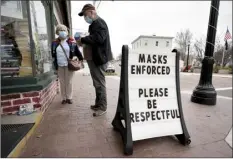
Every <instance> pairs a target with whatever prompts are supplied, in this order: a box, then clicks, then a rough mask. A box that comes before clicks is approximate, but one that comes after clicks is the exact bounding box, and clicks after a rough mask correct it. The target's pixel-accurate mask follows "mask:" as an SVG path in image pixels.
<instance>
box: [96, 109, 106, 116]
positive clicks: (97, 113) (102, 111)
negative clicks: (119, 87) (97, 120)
mask: <svg viewBox="0 0 233 159" xmlns="http://www.w3.org/2000/svg"><path fill="white" fill-rule="evenodd" d="M105 113H107V110H101V109H99V110H97V111H96V112H94V113H93V116H94V117H98V116H102V115H104V114H105Z"/></svg>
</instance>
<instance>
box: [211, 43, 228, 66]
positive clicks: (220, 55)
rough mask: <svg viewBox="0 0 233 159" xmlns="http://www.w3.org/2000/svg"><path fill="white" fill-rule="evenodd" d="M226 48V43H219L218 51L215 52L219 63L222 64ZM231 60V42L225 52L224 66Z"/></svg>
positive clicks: (216, 60) (216, 61)
mask: <svg viewBox="0 0 233 159" xmlns="http://www.w3.org/2000/svg"><path fill="white" fill-rule="evenodd" d="M224 49H225V46H224V45H219V46H218V48H217V49H216V52H215V53H214V59H215V63H216V64H217V65H221V63H222V57H223V51H224ZM231 60H232V44H231V43H229V46H228V50H225V53H224V59H223V67H224V66H226V64H227V63H229V62H230V61H231Z"/></svg>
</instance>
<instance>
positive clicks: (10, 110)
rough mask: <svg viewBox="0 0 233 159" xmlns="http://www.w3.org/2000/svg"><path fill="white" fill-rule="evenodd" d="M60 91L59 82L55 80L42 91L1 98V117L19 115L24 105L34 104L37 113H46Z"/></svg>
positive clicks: (8, 95)
mask: <svg viewBox="0 0 233 159" xmlns="http://www.w3.org/2000/svg"><path fill="white" fill-rule="evenodd" d="M57 90H58V81H56V80H54V81H53V82H52V83H50V84H49V85H48V86H47V87H46V88H44V89H43V90H41V91H33V92H25V93H16V94H7V95H2V96H1V115H12V114H17V113H18V111H19V107H20V106H21V105H23V104H32V105H33V107H34V108H35V110H36V111H42V112H44V111H45V110H46V109H47V108H48V106H49V104H50V103H51V102H52V100H53V98H54V97H55V96H56V94H57Z"/></svg>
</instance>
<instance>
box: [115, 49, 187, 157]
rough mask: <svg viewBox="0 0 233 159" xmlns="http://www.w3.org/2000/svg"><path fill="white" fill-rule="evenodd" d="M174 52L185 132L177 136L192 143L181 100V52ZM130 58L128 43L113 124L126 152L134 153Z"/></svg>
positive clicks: (181, 119)
mask: <svg viewBox="0 0 233 159" xmlns="http://www.w3.org/2000/svg"><path fill="white" fill-rule="evenodd" d="M172 53H175V54H176V61H175V73H176V75H175V78H176V93H177V101H178V109H179V113H180V122H181V126H182V130H183V134H179V135H175V136H176V138H177V139H178V140H179V142H180V143H181V144H182V145H184V146H185V145H189V144H190V143H191V139H190V135H189V133H188V130H187V127H186V124H185V121H184V115H183V110H182V102H181V94H180V69H179V68H180V67H179V65H180V64H179V60H180V53H179V52H178V51H177V50H176V49H174V50H172ZM128 58H129V48H128V45H123V47H122V59H121V77H120V87H119V97H118V104H117V110H116V114H115V117H114V119H113V121H112V126H113V128H114V130H116V131H118V132H119V133H120V135H121V137H122V140H123V146H124V147H123V150H124V154H125V155H132V154H133V139H132V132H131V123H130V110H129V89H128V86H129V85H128ZM122 120H123V122H124V125H123V123H122Z"/></svg>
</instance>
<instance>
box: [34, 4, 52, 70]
mask: <svg viewBox="0 0 233 159" xmlns="http://www.w3.org/2000/svg"><path fill="white" fill-rule="evenodd" d="M30 12H31V26H32V33H33V35H32V36H33V40H34V43H35V56H34V57H35V63H36V72H37V74H41V73H45V72H49V71H51V69H52V63H51V61H52V60H51V56H50V43H51V41H50V40H49V39H50V38H49V37H48V35H50V33H48V25H47V23H46V19H47V18H48V15H49V14H48V15H47V16H46V12H45V7H44V5H43V4H42V2H41V1H30Z"/></svg>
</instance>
